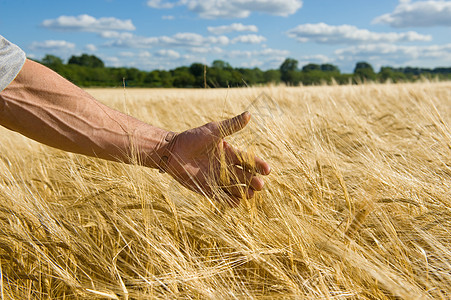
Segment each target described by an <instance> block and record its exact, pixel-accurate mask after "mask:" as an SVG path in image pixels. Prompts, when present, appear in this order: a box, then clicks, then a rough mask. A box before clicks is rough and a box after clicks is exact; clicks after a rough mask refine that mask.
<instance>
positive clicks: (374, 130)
mask: <svg viewBox="0 0 451 300" xmlns="http://www.w3.org/2000/svg"><path fill="white" fill-rule="evenodd" d="M87 91H88V92H89V93H91V94H92V95H94V96H95V97H96V98H97V99H98V100H99V101H101V102H104V103H106V104H108V105H110V106H112V107H114V108H116V109H118V110H121V111H124V112H126V113H128V114H131V115H133V116H135V117H137V118H139V119H141V120H144V121H146V122H149V123H151V124H153V125H156V126H159V127H163V128H166V129H170V130H174V131H181V130H184V129H188V128H192V127H196V126H200V125H202V124H204V123H207V122H210V121H213V120H221V119H224V118H228V117H231V116H233V115H236V114H239V113H241V112H242V111H244V110H249V111H250V112H251V113H252V120H251V122H250V124H249V125H248V126H247V127H246V128H245V129H244V130H243V131H242V132H239V133H238V134H236V135H234V136H232V137H230V138H229V139H228V141H230V143H233V144H234V145H236V146H238V147H240V148H241V149H245V150H247V151H250V152H252V153H256V154H258V155H259V156H261V157H263V158H264V159H265V160H267V161H268V162H269V163H270V165H271V167H272V172H271V174H270V175H269V176H267V177H266V178H265V187H264V189H263V191H262V192H261V193H259V194H258V195H257V196H256V197H255V198H254V199H251V200H243V201H242V203H241V205H240V206H239V207H238V208H235V209H232V208H230V207H228V206H227V205H224V204H223V203H222V202H220V201H214V200H212V199H207V198H204V197H202V196H199V195H197V194H194V193H192V192H190V191H188V190H186V189H184V188H183V187H180V186H179V185H178V184H177V183H176V182H175V181H174V180H172V179H171V178H170V177H169V176H168V175H167V174H159V173H158V171H156V170H151V169H146V168H143V167H140V166H133V165H125V164H120V163H114V162H107V161H104V160H100V159H96V158H90V157H85V156H81V155H75V154H71V153H66V152H63V151H59V150H56V149H52V148H49V147H46V146H43V145H41V144H38V143H36V142H33V141H31V140H29V139H27V138H25V137H22V136H20V135H18V134H16V133H13V132H10V131H8V130H7V129H4V128H0V148H1V150H0V151H1V155H0V157H1V159H0V226H1V232H0V271H1V272H0V293H1V299H450V298H451V236H450V234H451V130H450V120H451V82H431V81H424V82H419V83H414V84H413V83H412V84H389V83H387V84H370V83H368V84H362V85H352V86H351V85H349V86H334V85H332V86H314V87H284V86H269V87H259V88H242V89H206V90H201V89H192V90H177V89H169V90H164V89H125V90H124V89H120V88H119V89H88V90H87Z"/></svg>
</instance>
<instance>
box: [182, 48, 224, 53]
mask: <svg viewBox="0 0 451 300" xmlns="http://www.w3.org/2000/svg"><path fill="white" fill-rule="evenodd" d="M189 51H190V52H191V53H196V54H219V53H222V52H224V51H223V50H222V49H221V48H219V47H193V48H191V49H189Z"/></svg>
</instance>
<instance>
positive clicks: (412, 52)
mask: <svg viewBox="0 0 451 300" xmlns="http://www.w3.org/2000/svg"><path fill="white" fill-rule="evenodd" d="M335 54H336V55H337V57H338V58H339V59H340V60H354V61H355V60H360V59H371V60H374V61H381V60H384V61H388V62H391V63H394V64H404V63H406V62H409V61H413V60H417V59H422V60H427V59H429V60H435V61H437V62H439V63H440V64H442V63H443V64H450V63H451V44H445V45H429V46H405V45H393V44H369V45H358V46H352V47H348V48H344V49H338V50H336V51H335Z"/></svg>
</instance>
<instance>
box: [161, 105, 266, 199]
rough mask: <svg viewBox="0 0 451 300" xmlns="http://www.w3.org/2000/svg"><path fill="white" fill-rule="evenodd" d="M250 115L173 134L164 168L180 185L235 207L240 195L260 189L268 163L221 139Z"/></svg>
mask: <svg viewBox="0 0 451 300" xmlns="http://www.w3.org/2000/svg"><path fill="white" fill-rule="evenodd" d="M250 118H251V115H250V113H249V112H244V113H242V114H241V115H238V116H236V117H234V118H231V119H227V120H223V121H220V122H210V123H207V124H205V125H203V126H200V127H197V128H193V129H189V130H187V131H184V132H182V133H180V134H177V135H176V136H175V140H174V142H173V145H172V146H171V148H172V149H171V153H170V156H169V160H168V162H167V166H166V171H167V172H168V173H169V174H170V175H171V176H172V177H174V178H175V179H176V180H177V181H178V182H179V183H180V184H182V185H183V186H185V187H186V188H188V189H190V190H193V191H195V192H197V193H199V194H202V195H205V196H208V197H215V198H222V197H225V198H226V201H227V202H229V204H230V205H231V206H237V205H238V204H239V203H240V200H241V199H243V198H252V197H253V196H254V194H255V192H256V191H261V190H262V188H263V185H264V182H263V180H262V179H261V178H260V177H257V174H260V175H268V174H269V173H270V170H271V169H270V167H269V165H268V164H267V163H266V162H265V161H263V160H262V159H261V158H259V157H256V156H253V155H251V154H248V153H246V152H242V151H239V150H238V149H235V148H234V147H233V146H231V145H229V144H228V143H227V142H226V141H225V140H224V138H225V137H226V136H229V135H231V134H234V133H236V132H238V131H240V130H241V129H243V128H244V127H245V126H246V125H247V123H248V122H249V120H250Z"/></svg>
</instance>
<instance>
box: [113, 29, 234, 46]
mask: <svg viewBox="0 0 451 300" xmlns="http://www.w3.org/2000/svg"><path fill="white" fill-rule="evenodd" d="M105 37H111V38H113V40H112V41H110V42H108V43H106V44H105V46H109V47H113V46H114V47H127V48H148V47H154V46H159V47H198V48H199V47H210V46H212V45H220V46H225V45H228V44H229V43H230V40H229V38H228V37H226V36H207V37H205V36H202V35H200V34H197V33H190V32H181V33H177V34H175V35H173V36H159V37H142V36H136V35H133V34H130V33H122V34H117V35H116V34H109V35H108V36H105Z"/></svg>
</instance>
